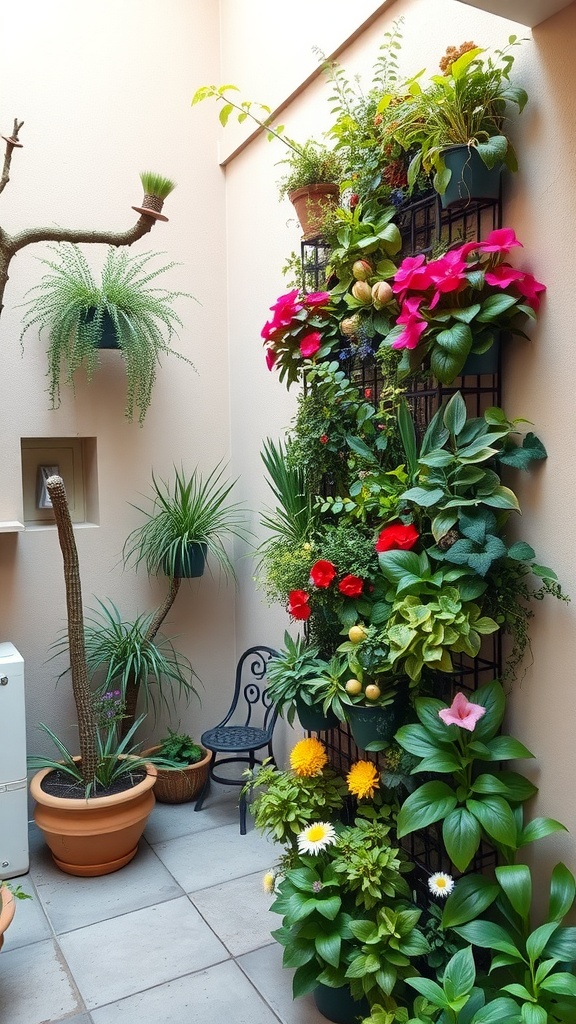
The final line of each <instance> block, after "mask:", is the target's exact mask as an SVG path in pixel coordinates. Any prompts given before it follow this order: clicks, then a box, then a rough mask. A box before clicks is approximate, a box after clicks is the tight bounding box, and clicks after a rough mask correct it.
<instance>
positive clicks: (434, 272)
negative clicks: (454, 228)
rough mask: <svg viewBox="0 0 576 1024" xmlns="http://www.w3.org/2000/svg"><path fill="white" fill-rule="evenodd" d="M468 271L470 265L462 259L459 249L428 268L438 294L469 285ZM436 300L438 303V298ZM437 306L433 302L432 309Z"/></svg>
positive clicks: (435, 261)
mask: <svg viewBox="0 0 576 1024" xmlns="http://www.w3.org/2000/svg"><path fill="white" fill-rule="evenodd" d="M468 269H469V268H468V265H467V264H466V263H465V261H464V260H463V259H462V256H461V253H460V251H459V250H458V249H455V250H454V251H453V252H447V253H446V255H445V256H441V257H440V259H437V260H434V262H433V263H430V264H429V266H428V270H429V273H430V277H431V279H432V281H433V283H434V284H435V286H436V290H437V291H438V292H454V291H458V290H459V289H460V288H462V287H465V286H466V285H467V284H468V279H467V277H466V271H467V270H468ZM434 298H435V299H436V301H438V300H437V298H436V296H434ZM435 305H436V302H434V300H432V302H431V303H430V308H432V307H433V306H435Z"/></svg>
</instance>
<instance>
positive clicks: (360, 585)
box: [338, 573, 364, 597]
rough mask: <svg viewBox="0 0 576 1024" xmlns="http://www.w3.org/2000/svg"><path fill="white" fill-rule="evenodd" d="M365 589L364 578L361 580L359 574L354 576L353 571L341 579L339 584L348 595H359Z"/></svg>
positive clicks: (339, 588) (340, 588)
mask: <svg viewBox="0 0 576 1024" xmlns="http://www.w3.org/2000/svg"><path fill="white" fill-rule="evenodd" d="M363 589H364V580H361V579H360V577H359V576H352V574H351V573H350V574H349V575H348V576H345V577H344V579H342V580H340V583H339V584H338V590H339V591H340V593H341V594H345V595H346V597H359V596H360V594H361V593H362V591H363Z"/></svg>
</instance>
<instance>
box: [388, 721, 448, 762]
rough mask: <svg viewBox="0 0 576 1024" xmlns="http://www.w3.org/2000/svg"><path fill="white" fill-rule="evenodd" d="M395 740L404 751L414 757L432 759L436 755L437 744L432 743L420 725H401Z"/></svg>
mask: <svg viewBox="0 0 576 1024" xmlns="http://www.w3.org/2000/svg"><path fill="white" fill-rule="evenodd" d="M395 739H396V740H397V741H398V743H399V744H400V746H401V747H403V748H404V750H407V751H408V752H409V753H410V754H414V755H415V756H416V757H432V756H434V754H437V753H438V744H437V743H434V742H433V741H432V739H431V737H430V735H429V733H428V732H427V731H426V730H425V729H424V727H423V726H421V725H403V726H402V727H401V728H400V729H398V732H397V733H396V736H395Z"/></svg>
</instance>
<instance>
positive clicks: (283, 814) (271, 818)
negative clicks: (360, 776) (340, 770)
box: [245, 762, 347, 850]
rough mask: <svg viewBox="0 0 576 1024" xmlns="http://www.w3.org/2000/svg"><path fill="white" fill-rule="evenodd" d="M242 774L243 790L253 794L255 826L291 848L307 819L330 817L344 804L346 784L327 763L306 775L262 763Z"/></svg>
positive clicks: (275, 840)
mask: <svg viewBox="0 0 576 1024" xmlns="http://www.w3.org/2000/svg"><path fill="white" fill-rule="evenodd" d="M245 774H246V779H247V782H246V791H247V792H250V793H254V792H255V793H256V796H255V798H254V800H253V802H252V804H251V809H252V812H253V814H254V823H255V825H256V828H257V829H258V830H259V831H260V832H263V833H264V834H266V835H269V836H270V838H271V839H272V840H273V841H274V842H276V843H282V844H284V845H285V846H286V847H288V848H289V849H292V850H295V849H296V837H297V836H298V834H299V833H300V832H302V830H303V828H304V827H305V826H306V825H307V824H308V822H310V821H315V820H323V821H324V820H331V819H332V818H334V817H337V816H338V815H339V814H340V812H341V811H342V808H343V806H344V797H345V795H346V792H347V791H346V783H345V782H344V780H343V779H342V778H341V777H340V776H339V775H338V774H337V773H336V772H335V771H334V770H333V769H332V768H329V767H327V766H325V767H324V768H322V770H321V771H320V772H318V773H317V774H316V775H312V776H308V775H298V774H297V773H296V772H294V771H292V770H288V771H280V770H279V769H278V768H276V767H275V766H274V765H270V764H268V763H266V762H265V763H264V764H263V766H261V767H259V768H256V769H254V770H250V769H249V770H248V771H247V772H246V773H245ZM260 790H263V791H262V792H259V791H260Z"/></svg>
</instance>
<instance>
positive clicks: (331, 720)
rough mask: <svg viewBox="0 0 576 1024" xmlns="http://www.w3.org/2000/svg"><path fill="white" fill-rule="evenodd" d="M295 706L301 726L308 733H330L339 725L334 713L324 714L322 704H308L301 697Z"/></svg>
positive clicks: (296, 700) (297, 699)
mask: <svg viewBox="0 0 576 1024" xmlns="http://www.w3.org/2000/svg"><path fill="white" fill-rule="evenodd" d="M295 704H296V713H297V715H298V719H299V721H300V725H301V726H302V728H303V729H306V731H307V732H328V730H330V729H335V728H336V726H337V725H338V719H337V718H336V715H335V714H334V712H333V711H330V710H328V712H327V714H324V712H323V710H322V705H321V704H312V705H311V704H307V703H306V701H304V700H302V698H301V697H296V699H295Z"/></svg>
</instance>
